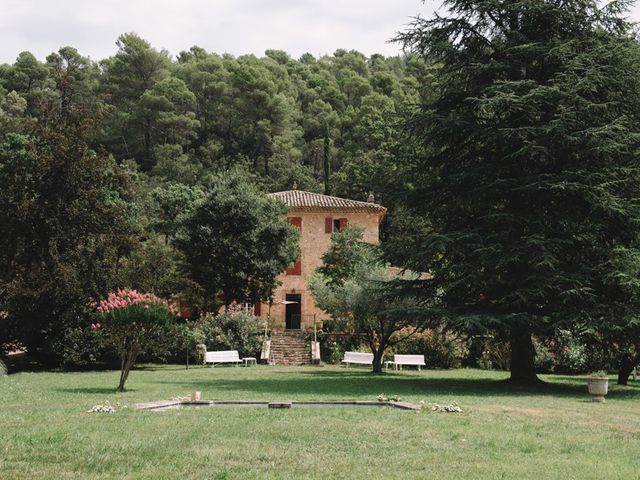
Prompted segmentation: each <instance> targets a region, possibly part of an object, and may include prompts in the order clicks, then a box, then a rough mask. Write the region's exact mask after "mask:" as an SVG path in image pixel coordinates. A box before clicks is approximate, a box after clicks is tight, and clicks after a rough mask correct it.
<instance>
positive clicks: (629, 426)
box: [0, 366, 640, 479]
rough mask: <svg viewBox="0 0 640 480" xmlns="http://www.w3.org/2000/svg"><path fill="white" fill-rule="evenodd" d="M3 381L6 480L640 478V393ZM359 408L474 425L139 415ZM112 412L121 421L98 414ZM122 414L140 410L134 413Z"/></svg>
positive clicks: (0, 424)
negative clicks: (426, 407)
mask: <svg viewBox="0 0 640 480" xmlns="http://www.w3.org/2000/svg"><path fill="white" fill-rule="evenodd" d="M117 375H118V373H117V372H115V371H96V372H78V373H75V372H73V373H61V372H39V373H20V374H15V375H10V376H8V377H4V378H0V392H2V397H1V400H0V473H1V474H0V478H3V479H4V478H11V479H22V478H31V479H32V478H89V479H111V478H131V479H134V478H135V479H157V478H178V477H180V478H242V479H245V478H367V479H372V478H443V479H449V478H451V479H453V478H456V479H459V478H474V479H476V478H535V479H540V478H563V479H572V478H576V479H578V478H580V479H584V478H599V479H603V478H605V479H606V478H637V475H638V472H637V468H636V462H635V461H634V459H636V458H637V456H638V452H640V409H638V404H639V402H638V401H639V400H640V386H638V385H637V384H636V385H632V386H630V387H617V386H612V390H611V392H610V394H609V396H608V398H607V403H605V404H592V403H591V402H590V401H589V400H590V399H589V396H588V395H587V393H586V380H585V379H584V378H580V377H560V376H552V377H546V378H545V380H547V381H548V382H549V384H548V385H547V386H545V387H541V388H535V389H512V388H508V387H507V386H506V385H504V384H503V383H502V380H503V379H505V378H506V376H507V374H505V373H501V372H486V371H478V370H454V371H423V372H414V371H404V372H398V373H396V372H394V373H388V374H385V375H381V376H375V375H372V374H370V373H369V372H368V371H367V370H365V369H358V368H352V369H349V370H347V369H344V368H339V367H324V368H312V367H307V368H304V367H302V368H294V367H291V368H285V367H263V366H259V367H253V368H243V367H237V368H236V367H221V368H215V369H211V368H202V367H200V368H192V369H189V370H184V368H183V367H178V366H163V367H155V366H149V367H146V368H141V369H138V370H137V371H136V372H135V375H133V376H132V377H131V379H130V383H129V384H128V387H129V388H128V389H127V391H125V392H124V393H122V394H116V393H114V390H113V388H112V386H113V385H114V379H117ZM194 389H198V390H201V391H202V395H203V398H204V399H269V400H282V399H358V400H372V399H375V398H376V397H377V395H379V394H380V393H385V394H386V395H387V396H390V395H398V396H400V397H401V398H402V399H406V400H409V401H415V402H418V401H420V400H426V401H429V402H437V403H446V402H450V401H454V400H455V401H457V402H458V403H460V404H461V405H462V407H463V408H464V409H465V411H466V413H464V414H461V415H460V414H444V413H442V414H436V413H414V412H404V411H398V410H392V409H355V408H351V409H350V408H331V409H293V410H287V411H274V410H268V409H265V408H250V407H237V408H234V407H227V408H220V409H215V408H210V409H198V410H193V411H191V410H171V411H163V412H150V411H138V410H135V409H134V408H132V406H133V405H134V404H135V403H136V402H142V401H151V400H160V399H169V398H171V397H176V396H184V395H187V394H188V393H189V392H191V391H192V390H194ZM105 401H110V402H111V404H112V405H115V406H116V409H117V413H115V414H88V413H85V411H86V410H88V409H89V408H91V407H92V406H94V405H96V404H100V403H104V402H105ZM118 404H122V405H128V408H121V407H120V406H119V405H118Z"/></svg>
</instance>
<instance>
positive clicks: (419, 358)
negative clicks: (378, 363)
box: [393, 355, 426, 370]
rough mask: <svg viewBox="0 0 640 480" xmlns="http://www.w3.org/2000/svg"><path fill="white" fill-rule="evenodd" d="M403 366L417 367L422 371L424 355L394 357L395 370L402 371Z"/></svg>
mask: <svg viewBox="0 0 640 480" xmlns="http://www.w3.org/2000/svg"><path fill="white" fill-rule="evenodd" d="M403 365H415V366H416V367H418V370H420V367H424V366H425V365H426V363H424V355H394V356H393V368H395V369H396V370H398V367H400V370H402V366H403Z"/></svg>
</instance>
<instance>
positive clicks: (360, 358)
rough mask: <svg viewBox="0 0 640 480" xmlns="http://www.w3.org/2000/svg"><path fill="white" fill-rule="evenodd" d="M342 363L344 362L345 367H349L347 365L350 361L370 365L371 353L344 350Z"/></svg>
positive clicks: (371, 360) (371, 361)
mask: <svg viewBox="0 0 640 480" xmlns="http://www.w3.org/2000/svg"><path fill="white" fill-rule="evenodd" d="M342 363H346V364H347V368H349V365H350V364H352V363H359V364H361V365H372V364H373V353H365V352H344V358H343V359H342Z"/></svg>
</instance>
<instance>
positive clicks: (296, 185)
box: [291, 180, 298, 190]
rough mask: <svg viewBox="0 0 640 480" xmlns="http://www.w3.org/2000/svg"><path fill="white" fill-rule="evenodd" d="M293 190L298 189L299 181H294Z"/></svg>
mask: <svg viewBox="0 0 640 480" xmlns="http://www.w3.org/2000/svg"><path fill="white" fill-rule="evenodd" d="M291 188H292V189H293V190H297V189H298V182H296V181H295V180H294V181H293V187H291Z"/></svg>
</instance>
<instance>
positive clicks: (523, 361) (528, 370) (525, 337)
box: [509, 327, 540, 385]
mask: <svg viewBox="0 0 640 480" xmlns="http://www.w3.org/2000/svg"><path fill="white" fill-rule="evenodd" d="M533 357H534V351H533V342H532V341H531V331H529V329H528V328H522V327H520V328H517V327H516V328H513V329H512V330H511V378H510V379H509V381H510V382H511V383H514V384H516V385H532V384H536V383H539V382H540V380H539V379H538V377H537V376H536V368H535V365H534V363H533Z"/></svg>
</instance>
